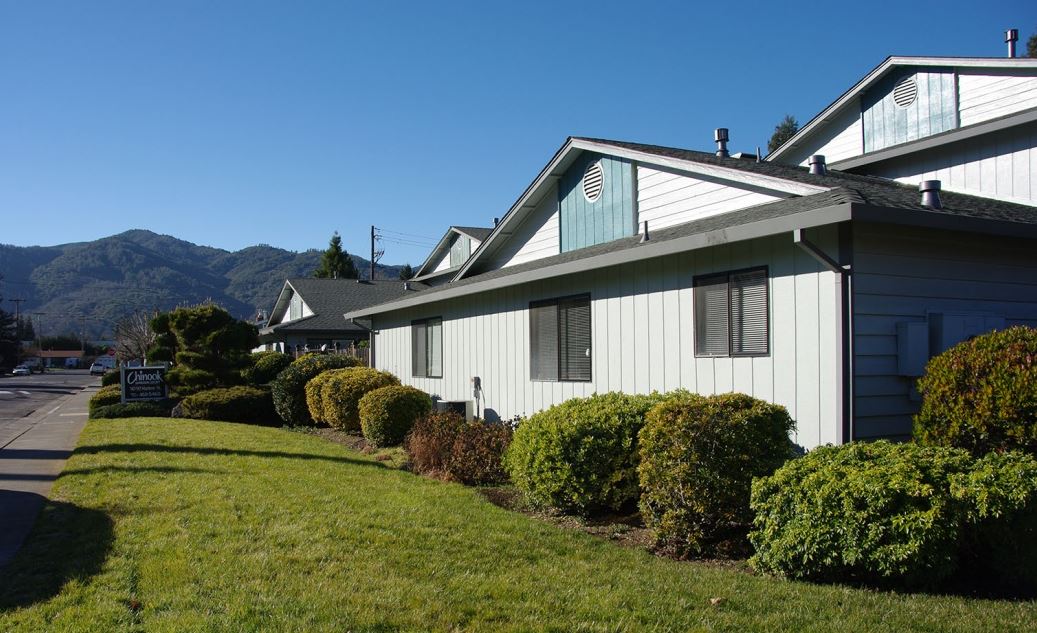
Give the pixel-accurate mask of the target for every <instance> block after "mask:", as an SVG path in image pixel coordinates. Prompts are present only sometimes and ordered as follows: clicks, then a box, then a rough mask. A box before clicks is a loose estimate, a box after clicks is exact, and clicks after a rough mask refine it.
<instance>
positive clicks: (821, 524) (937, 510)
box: [749, 441, 973, 588]
mask: <svg viewBox="0 0 1037 633" xmlns="http://www.w3.org/2000/svg"><path fill="white" fill-rule="evenodd" d="M972 465H973V460H972V458H971V457H970V456H969V454H968V453H967V452H965V451H963V450H959V449H953V448H943V447H926V446H918V445H915V444H891V443H889V442H887V441H879V442H871V443H861V442H855V443H853V444H849V445H846V446H838V447H832V446H826V447H821V448H818V449H816V450H814V451H812V452H810V453H808V454H807V455H806V456H805V457H803V458H801V459H797V460H793V461H790V462H788V463H787V464H785V466H783V467H782V468H780V469H779V470H778V471H777V472H775V473H774V474H773V475H772V476H770V477H764V478H761V479H758V480H757V481H756V482H754V484H753V492H752V508H753V510H755V511H756V519H755V522H754V527H755V529H754V531H753V532H752V533H751V534H750V536H749V538H750V540H751V541H752V543H753V545H754V546H755V548H756V555H755V556H753V557H752V559H751V561H750V562H751V563H752V565H753V567H755V568H756V569H758V570H761V571H767V572H772V573H777V574H781V575H784V576H788V577H791V578H801V579H810V580H824V581H853V582H865V583H870V584H877V585H884V586H899V587H902V588H923V587H932V586H935V585H937V584H938V583H939V582H940V581H941V580H943V579H945V578H947V577H948V576H949V575H950V574H951V573H952V572H953V571H954V569H955V568H956V567H957V564H958V560H957V559H958V557H957V547H958V537H959V534H960V529H959V528H960V523H961V519H962V504H961V503H959V501H958V500H956V499H955V498H953V497H952V495H951V491H950V489H951V480H952V478H954V477H957V476H961V475H964V474H967V473H968V472H969V470H970V468H971V467H972Z"/></svg>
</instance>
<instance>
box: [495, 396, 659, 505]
mask: <svg viewBox="0 0 1037 633" xmlns="http://www.w3.org/2000/svg"><path fill="white" fill-rule="evenodd" d="M661 398H662V397H661V396H660V395H658V394H652V395H650V396H643V395H626V394H622V393H606V394H600V395H593V396H591V397H589V398H573V399H572V400H567V401H565V402H563V403H561V404H558V405H555V406H553V407H550V408H548V409H545V410H543V411H541V412H539V413H537V414H535V415H533V416H531V417H530V418H529V419H528V420H526V421H525V422H523V423H522V424H521V425H520V426H519V427H518V429H517V430H516V431H515V435H514V438H513V439H512V441H511V444H510V446H509V447H508V450H507V452H506V453H505V455H504V467H505V469H506V470H507V472H508V474H509V475H510V476H511V480H512V482H514V484H515V485H516V486H517V487H518V488H519V490H521V491H522V492H523V493H524V494H525V496H526V498H527V499H528V500H529V501H530V502H531V503H533V504H535V505H539V506H551V507H555V508H559V509H562V510H565V511H574V512H579V513H586V512H592V511H597V510H601V509H604V508H611V509H614V510H618V509H620V508H621V507H623V506H624V505H629V504H632V503H633V502H634V501H636V500H637V495H638V480H637V464H638V453H637V434H638V431H640V430H641V426H642V425H643V424H644V416H645V413H647V412H648V410H649V409H651V408H652V406H654V405H655V404H656V403H658V402H659V401H660V400H661Z"/></svg>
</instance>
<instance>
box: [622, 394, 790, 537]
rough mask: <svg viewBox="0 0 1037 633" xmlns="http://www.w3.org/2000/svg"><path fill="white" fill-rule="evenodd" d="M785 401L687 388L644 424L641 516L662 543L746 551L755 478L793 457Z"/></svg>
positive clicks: (768, 472) (652, 412) (653, 413)
mask: <svg viewBox="0 0 1037 633" xmlns="http://www.w3.org/2000/svg"><path fill="white" fill-rule="evenodd" d="M794 427H795V422H793V421H792V419H791V418H790V417H789V414H788V412H787V411H786V410H785V408H784V407H781V406H778V405H774V404H769V403H767V402H764V401H762V400H757V399H756V398H752V397H750V396H747V395H745V394H739V393H727V394H721V395H715V396H709V397H704V396H699V395H695V394H691V393H687V392H684V393H683V394H681V395H680V396H676V397H672V398H669V399H667V400H666V401H664V402H662V403H660V404H659V405H657V406H656V407H655V408H653V409H652V410H651V411H649V412H648V415H647V417H646V421H645V426H644V428H643V429H642V430H641V435H640V442H641V466H640V468H639V470H638V473H639V475H640V479H641V488H642V494H641V504H640V505H641V514H642V516H643V517H644V521H645V525H647V526H648V527H649V528H651V529H652V530H653V531H654V532H655V539H656V546H657V547H658V548H659V549H660V550H662V551H665V552H667V553H669V554H671V555H675V556H679V557H687V556H699V555H702V554H704V553H716V554H723V555H735V554H741V553H743V552H744V551H745V550H746V549H747V547H746V545H747V544H746V535H747V533H748V531H749V528H750V526H751V524H752V518H753V515H752V512H751V510H750V509H749V498H750V492H751V486H752V480H753V477H762V476H764V475H769V474H771V473H773V472H774V470H775V469H777V468H778V467H779V466H781V465H782V464H783V463H784V462H785V461H786V460H788V459H789V458H791V457H792V456H793V447H792V442H791V441H790V440H789V433H790V432H791V431H792V429H793V428H794Z"/></svg>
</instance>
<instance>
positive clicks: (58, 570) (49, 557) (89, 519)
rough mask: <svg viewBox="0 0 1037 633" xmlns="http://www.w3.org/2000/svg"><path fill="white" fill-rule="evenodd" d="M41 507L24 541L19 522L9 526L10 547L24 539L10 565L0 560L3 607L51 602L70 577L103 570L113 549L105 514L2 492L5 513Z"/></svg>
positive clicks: (0, 606)
mask: <svg viewBox="0 0 1037 633" xmlns="http://www.w3.org/2000/svg"><path fill="white" fill-rule="evenodd" d="M40 505H42V506H43V508H42V510H41V511H40V513H39V516H38V517H37V518H36V524H35V526H34V527H33V528H32V531H31V532H30V533H29V536H28V538H26V539H25V540H24V543H21V540H22V538H21V537H22V536H23V535H21V534H15V533H14V531H16V530H12V529H11V528H12V527H17V526H12V525H5V526H4V528H5V532H7V534H5V537H4V541H5V545H9V544H13V547H14V548H17V546H18V544H19V543H21V549H20V550H18V553H17V554H15V555H14V558H13V559H11V560H10V562H8V563H7V564H6V565H3V563H2V562H0V611H7V610H10V609H17V608H20V607H26V606H30V605H33V604H36V603H39V602H44V601H46V600H49V599H51V598H53V597H54V596H56V595H57V594H58V593H59V592H60V591H61V588H62V587H64V586H65V584H66V583H68V582H69V581H70V580H79V581H82V582H86V581H88V580H89V579H90V578H91V577H92V576H94V575H96V574H97V573H98V572H100V571H101V567H102V566H103V565H104V561H105V559H106V558H107V557H108V553H109V552H110V551H111V548H112V541H113V539H114V533H113V524H112V520H111V518H109V517H108V515H107V514H105V513H104V512H101V511H100V510H92V509H87V508H81V507H79V506H76V505H73V504H70V503H62V502H60V501H47V500H46V499H44V498H43V497H41V496H40V495H37V494H33V493H28V492H15V491H10V490H3V491H0V507H2V508H3V511H4V512H5V513H8V512H13V511H18V512H33V511H34V508H35V507H38V506H40ZM29 522H30V523H31V520H30V521H29ZM12 523H17V521H15V522H12ZM8 537H10V540H9V541H8Z"/></svg>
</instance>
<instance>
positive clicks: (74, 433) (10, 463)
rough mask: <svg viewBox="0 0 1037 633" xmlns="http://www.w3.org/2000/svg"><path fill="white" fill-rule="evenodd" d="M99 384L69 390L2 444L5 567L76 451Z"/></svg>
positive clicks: (0, 527)
mask: <svg viewBox="0 0 1037 633" xmlns="http://www.w3.org/2000/svg"><path fill="white" fill-rule="evenodd" d="M96 392H97V387H86V388H84V389H83V390H82V391H80V392H79V393H76V394H73V395H70V396H65V397H63V398H61V399H60V400H58V401H57V402H55V403H53V404H51V405H50V406H49V407H46V409H47V410H46V411H37V412H35V413H33V415H31V416H29V417H27V418H25V422H24V423H23V424H22V425H21V428H19V431H20V433H18V434H17V435H15V436H14V437H7V438H5V439H4V441H5V442H6V443H5V444H4V445H2V446H0V567H2V566H4V565H6V564H7V562H8V561H10V560H11V559H12V558H13V557H14V555H15V553H16V552H17V551H18V548H19V547H21V545H22V542H23V541H24V540H25V537H26V536H27V535H28V534H29V532H30V531H31V530H32V526H33V523H34V522H35V521H36V515H37V514H39V512H40V508H42V507H43V503H44V502H45V501H46V498H47V496H48V495H49V494H50V489H51V487H52V486H53V484H54V480H55V479H57V478H58V475H60V474H61V470H62V469H63V468H64V467H65V461H66V460H67V459H68V458H69V456H70V455H72V449H74V448H75V447H76V442H77V441H78V440H79V434H80V433H81V432H82V431H83V426H85V425H86V420H87V403H88V401H89V400H90V396H92V395H93V394H94V393H96Z"/></svg>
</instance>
